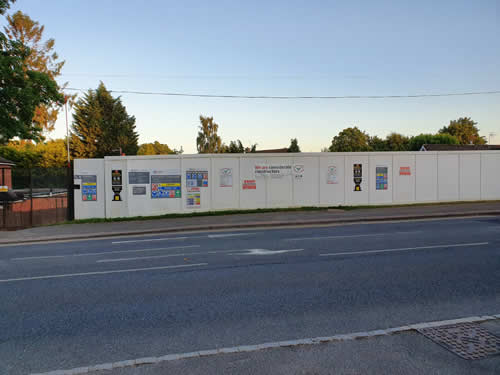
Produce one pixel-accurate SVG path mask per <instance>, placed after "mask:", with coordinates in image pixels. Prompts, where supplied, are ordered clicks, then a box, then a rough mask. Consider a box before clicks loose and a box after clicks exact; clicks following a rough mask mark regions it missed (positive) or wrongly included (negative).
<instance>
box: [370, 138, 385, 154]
mask: <svg viewBox="0 0 500 375" xmlns="http://www.w3.org/2000/svg"><path fill="white" fill-rule="evenodd" d="M368 146H369V149H370V151H389V149H388V147H387V142H386V141H384V140H383V139H382V138H380V137H378V136H376V135H375V136H373V137H369V139H368Z"/></svg>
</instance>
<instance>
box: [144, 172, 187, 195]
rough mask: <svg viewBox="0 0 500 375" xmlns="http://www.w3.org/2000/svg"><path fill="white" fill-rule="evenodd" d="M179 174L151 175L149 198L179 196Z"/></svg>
mask: <svg viewBox="0 0 500 375" xmlns="http://www.w3.org/2000/svg"><path fill="white" fill-rule="evenodd" d="M180 197H181V175H151V198H152V199H156V198H180Z"/></svg>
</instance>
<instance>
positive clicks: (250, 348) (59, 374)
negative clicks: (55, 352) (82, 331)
mask: <svg viewBox="0 0 500 375" xmlns="http://www.w3.org/2000/svg"><path fill="white" fill-rule="evenodd" d="M496 319H500V314H497V315H485V316H471V317H467V318H461V319H452V320H441V321H435V322H426V323H417V324H411V325H406V326H400V327H394V328H388V329H378V330H374V331H364V332H354V333H348V334H339V335H334V336H326V337H315V338H307V339H299V340H289V341H278V342H269V343H263V344H258V345H244V346H235V347H228V348H219V349H212V350H202V351H197V352H189V353H179V354H169V355H165V356H161V357H147V358H139V359H135V360H127V361H120V362H114V363H105V364H99V365H95V366H90V367H79V368H74V369H68V370H56V371H51V372H46V373H39V374H32V375H64V374H67V375H70V374H73V375H74V374H87V373H89V372H95V371H103V370H111V369H115V368H124V367H132V366H140V365H146V364H155V363H160V362H168V361H177V360H182V359H191V358H201V357H210V356H215V355H221V354H230V353H243V352H255V351H260V350H266V349H273V348H292V347H298V346H304V345H319V344H325V343H330V342H342V341H350V340H358V339H368V338H372V337H380V336H389V335H393V334H399V333H404V332H411V331H419V330H421V329H424V328H430V327H444V326H448V325H452V324H457V323H482V322H486V321H490V320H496Z"/></svg>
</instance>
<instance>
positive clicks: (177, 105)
mask: <svg viewBox="0 0 500 375" xmlns="http://www.w3.org/2000/svg"><path fill="white" fill-rule="evenodd" d="M17 10H21V11H23V12H24V13H26V14H28V15H29V16H30V17H31V18H32V19H34V20H36V21H38V22H40V24H42V25H45V34H44V35H45V37H46V38H54V39H55V41H56V44H55V50H56V52H57V53H58V54H59V56H60V57H61V59H63V60H65V61H66V64H65V66H64V69H63V74H62V75H61V76H60V77H59V81H60V82H61V83H62V82H68V87H73V88H79V89H84V90H87V89H95V88H96V87H97V86H98V84H99V81H102V82H103V83H104V84H105V85H106V87H107V88H108V89H111V90H135V91H147V92H181V93H196V94H221V95H267V96H345V95H412V94H435V93H454V92H471V91H496V90H500V69H499V67H500V38H499V36H500V1H498V0H480V1H469V0H468V1H462V0H441V1H435V0H433V1H426V0H421V1H414V0H412V1H405V0H397V1H384V0H379V1H369V0H365V1H356V0H349V1H294V0H288V1H278V0H275V1H259V0H254V1H245V2H243V1H215V0H214V1H208V2H207V1H189V2H185V1H177V2H174V1H165V0H148V1H144V2H142V1H140V2H138V1H129V0H100V1H95V0H86V1H77V0H64V1H63V0H44V1H41V0H17V2H16V3H15V5H14V6H12V7H11V10H10V12H9V13H13V12H15V11H17ZM0 22H1V24H2V25H4V24H5V20H4V19H2V20H1V21H0ZM115 95H118V94H115ZM121 98H122V102H123V104H124V105H125V106H126V108H127V111H128V113H129V114H130V115H133V116H135V117H136V126H137V128H136V130H137V132H138V133H139V142H140V143H145V142H153V141H159V142H161V143H166V144H168V145H169V146H170V147H171V148H176V149H180V148H181V147H182V148H183V149H184V151H185V153H195V152H196V135H197V131H198V126H199V119H198V118H199V116H200V115H204V116H213V117H214V120H215V121H216V122H217V123H218V124H219V135H220V136H221V138H222V140H223V142H225V143H229V142H230V141H231V140H236V139H240V140H241V141H242V142H243V144H244V145H247V144H250V143H252V144H253V143H257V144H258V149H267V148H279V147H286V146H288V145H289V144H290V139H291V138H297V139H298V142H299V145H300V147H301V149H302V151H311V152H312V151H320V150H321V149H322V148H323V147H327V146H329V145H330V143H331V140H332V138H333V137H334V136H335V135H337V134H338V133H339V132H340V131H341V130H342V129H344V128H346V127H350V126H358V127H359V128H360V129H362V130H364V131H366V132H368V133H369V134H370V135H378V136H380V137H385V136H386V135H387V134H389V133H391V132H393V131H395V132H399V133H403V134H406V135H416V134H420V133H435V132H437V131H438V130H439V129H440V128H441V127H443V126H446V125H448V123H449V121H450V120H453V119H457V118H459V117H471V118H472V119H473V120H475V121H477V122H478V126H479V128H480V131H481V132H480V133H481V135H484V136H486V137H487V138H488V136H489V133H491V132H495V133H496V134H497V136H496V137H493V138H492V139H491V142H492V143H500V95H478V96H460V97H432V98H404V99H339V100H325V99H308V100H296V99H294V100H264V99H258V100H257V99H216V98H188V97H169V96H154V95H134V94H121ZM70 121H71V116H70ZM65 132H66V128H65V122H64V113H62V114H61V115H60V116H59V119H58V121H57V123H56V130H55V131H54V132H53V133H51V134H50V137H51V138H60V137H64V136H65Z"/></svg>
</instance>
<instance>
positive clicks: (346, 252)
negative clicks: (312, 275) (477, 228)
mask: <svg viewBox="0 0 500 375" xmlns="http://www.w3.org/2000/svg"><path fill="white" fill-rule="evenodd" d="M488 244H489V242H473V243H458V244H448V245H433V246H418V247H403V248H399V249H382V250H365V251H344V252H341V253H328V254H319V256H322V257H329V256H331V257H333V256H340V255H359V254H376V253H390V252H396V251H412V250H425V249H446V248H449V247H468V246H483V245H488Z"/></svg>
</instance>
